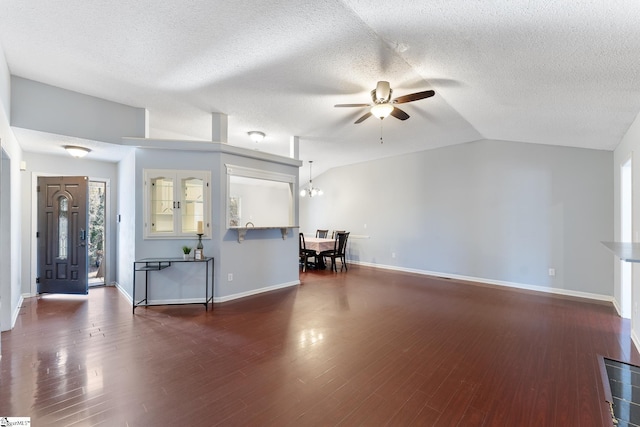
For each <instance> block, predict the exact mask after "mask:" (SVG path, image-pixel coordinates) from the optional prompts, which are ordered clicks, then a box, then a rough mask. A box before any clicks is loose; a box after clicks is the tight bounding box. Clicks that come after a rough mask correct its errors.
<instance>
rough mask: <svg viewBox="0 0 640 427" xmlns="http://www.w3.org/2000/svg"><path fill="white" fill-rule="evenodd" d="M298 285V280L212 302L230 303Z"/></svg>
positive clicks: (216, 299)
mask: <svg viewBox="0 0 640 427" xmlns="http://www.w3.org/2000/svg"><path fill="white" fill-rule="evenodd" d="M299 284H300V280H294V281H293V282H288V283H280V284H278V285H272V286H267V287H264V288H260V289H252V290H250V291H247V292H240V293H238V294H232V295H225V296H223V297H217V298H214V299H213V302H227V301H232V300H234V299H239V298H244V297H248V296H251V295H257V294H262V293H264V292H269V291H275V290H277V289H283V288H289V287H291V286H297V285H299Z"/></svg>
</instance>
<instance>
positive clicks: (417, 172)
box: [300, 141, 613, 300]
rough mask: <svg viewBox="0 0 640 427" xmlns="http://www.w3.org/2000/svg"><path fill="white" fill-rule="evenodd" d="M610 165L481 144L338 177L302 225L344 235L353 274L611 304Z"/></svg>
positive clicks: (309, 203)
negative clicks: (356, 270) (412, 275)
mask: <svg viewBox="0 0 640 427" xmlns="http://www.w3.org/2000/svg"><path fill="white" fill-rule="evenodd" d="M612 157H613V154H612V153H611V152H607V151H596V150H585V149H576V148H566V147H555V146H547V145H539V144H524V143H515V142H505V141H478V142H473V143H468V144H463V145H458V146H454V147H447V148H441V149H436V150H430V151H424V152H421V153H414V154H411V155H404V156H398V157H394V158H388V159H383V160H377V161H371V162H366V163H361V164H357V165H352V166H347V167H342V168H337V169H334V170H331V171H329V172H327V173H325V174H323V175H321V176H319V177H317V178H316V179H314V183H315V184H316V185H317V186H319V187H320V188H322V189H323V191H324V196H322V197H317V198H313V199H308V198H305V199H301V201H300V225H301V229H302V230H303V231H304V232H306V233H313V232H314V230H316V229H317V228H322V229H330V230H332V229H344V230H347V231H350V232H351V237H350V244H349V255H348V256H349V259H350V260H351V261H353V262H360V263H362V264H366V265H373V266H380V267H385V268H393V269H398V270H406V271H416V272H422V273H432V274H438V275H443V276H448V277H459V278H467V279H472V280H481V281H485V282H489V283H496V284H504V285H509V286H517V287H523V288H530V289H537V290H545V291H549V292H557V293H563V294H569V295H580V296H587V297H593V298H599V299H605V300H611V298H612V296H613V283H612V282H613V265H612V264H611V257H610V254H609V253H608V251H607V250H606V249H605V248H604V246H602V245H601V244H600V241H604V240H612V238H613V172H612V167H611V163H612V161H611V160H612ZM365 226H366V228H365ZM394 254H395V257H394V256H393V255H394ZM549 268H555V270H556V275H555V277H550V276H549V275H548V269H549Z"/></svg>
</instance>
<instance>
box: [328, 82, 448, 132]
mask: <svg viewBox="0 0 640 427" xmlns="http://www.w3.org/2000/svg"><path fill="white" fill-rule="evenodd" d="M392 93H393V90H392V89H391V86H390V85H389V82H385V81H379V82H378V84H377V85H376V88H375V89H373V90H372V91H371V100H372V101H373V104H336V105H335V106H336V107H371V109H370V110H369V111H368V112H367V113H365V114H364V115H363V116H362V117H360V118H359V119H358V120H356V121H355V122H354V123H355V124H358V123H362V122H364V121H365V120H366V119H368V118H369V117H370V116H376V117H378V118H379V119H380V120H382V119H384V118H385V117H387V116H389V115H392V116H393V117H395V118H396V119H400V120H407V119H408V118H409V115H408V114H407V113H405V112H404V111H403V110H401V109H400V108H398V107H396V106H395V104H404V103H407V102H413V101H417V100H419V99H424V98H430V97H432V96H433V95H435V94H436V93H435V92H434V91H432V90H425V91H423V92H416V93H411V94H409V95H404V96H400V97H398V98H395V99H391V94H392Z"/></svg>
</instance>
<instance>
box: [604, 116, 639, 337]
mask: <svg viewBox="0 0 640 427" xmlns="http://www.w3.org/2000/svg"><path fill="white" fill-rule="evenodd" d="M638 153H640V115H639V116H638V117H636V119H635V121H634V122H633V123H632V124H631V126H630V127H629V130H628V131H627V133H626V134H625V135H624V137H623V138H622V141H621V142H620V144H619V145H618V147H616V149H615V151H614V156H613V162H612V163H613V176H614V190H613V194H614V200H615V201H614V208H615V213H614V223H615V234H614V239H612V240H618V236H620V165H621V164H623V163H624V162H625V161H626V160H627V159H629V158H631V162H632V166H633V177H632V188H633V196H632V198H633V200H632V210H633V217H632V229H633V235H634V242H638V241H640V240H639V239H638V233H639V232H640V193H639V192H638V190H640V173H638V172H639V171H640V169H639V168H640V157H638ZM610 258H611V259H612V261H611V262H612V265H614V266H615V281H614V283H615V298H616V302H617V304H618V306H619V305H620V296H621V289H620V262H619V260H618V259H617V258H615V257H613V256H611V257H610ZM632 271H633V283H632V289H631V298H632V304H631V338H632V339H633V341H634V343H635V345H636V347H637V348H640V338H639V335H640V312H639V311H638V305H639V303H640V265H638V264H636V263H634V264H633V266H632Z"/></svg>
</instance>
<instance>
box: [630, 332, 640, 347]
mask: <svg viewBox="0 0 640 427" xmlns="http://www.w3.org/2000/svg"><path fill="white" fill-rule="evenodd" d="M631 341H633V344H634V345H635V346H636V350H637V351H640V339H638V335H637V334H636V331H633V330H632V331H631Z"/></svg>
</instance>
